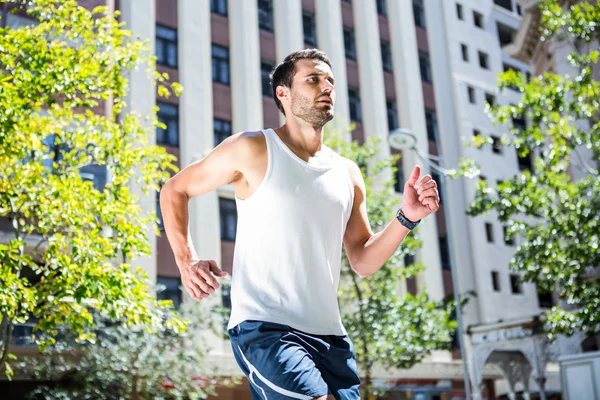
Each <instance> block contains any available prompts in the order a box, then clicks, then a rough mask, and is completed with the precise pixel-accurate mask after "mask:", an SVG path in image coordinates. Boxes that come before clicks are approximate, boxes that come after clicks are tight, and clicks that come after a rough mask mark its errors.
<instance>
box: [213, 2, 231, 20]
mask: <svg viewBox="0 0 600 400" xmlns="http://www.w3.org/2000/svg"><path fill="white" fill-rule="evenodd" d="M210 11H211V12H213V13H215V14H219V15H223V16H225V17H226V16H227V0H210Z"/></svg>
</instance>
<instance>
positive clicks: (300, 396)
mask: <svg viewBox="0 0 600 400" xmlns="http://www.w3.org/2000/svg"><path fill="white" fill-rule="evenodd" d="M238 349H239V350H240V354H241V355H242V358H243V359H244V362H245V363H246V365H247V366H248V369H249V370H250V373H251V374H252V373H254V374H256V376H258V377H259V378H260V380H261V381H263V382H264V383H265V384H266V385H267V386H268V387H270V388H271V389H273V390H274V391H276V392H277V393H281V394H283V395H285V396H288V397H291V398H292V399H300V400H312V399H313V397H311V396H306V395H304V394H299V393H294V392H290V391H289V390H286V389H284V388H280V387H279V386H277V385H276V384H274V383H273V382H271V381H269V380H268V379H267V378H265V377H264V376H262V375H261V374H260V372H258V370H257V369H256V368H255V367H254V365H252V364H251V363H250V361H248V360H247V359H246V356H244V353H243V352H242V349H241V348H240V346H239V345H238ZM252 383H254V385H255V386H256V387H258V388H259V389H260V390H261V391H262V392H263V395H264V394H265V392H264V390H262V388H261V387H260V386H258V385H257V384H256V383H255V382H254V381H252ZM266 398H267V396H266V395H265V399H266Z"/></svg>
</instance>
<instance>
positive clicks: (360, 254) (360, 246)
mask: <svg viewBox="0 0 600 400" xmlns="http://www.w3.org/2000/svg"><path fill="white" fill-rule="evenodd" d="M349 170H350V178H351V181H352V183H353V184H354V204H353V206H352V213H351V215H350V219H349V220H348V224H347V226H346V232H345V234H344V247H345V248H346V254H347V255H348V260H349V261H350V265H351V267H352V269H353V270H354V271H355V272H356V273H357V274H358V275H360V276H362V277H366V276H369V275H371V274H372V273H374V272H376V271H378V270H379V268H381V267H382V266H383V264H385V263H386V261H387V260H389V259H390V257H391V256H392V255H393V254H394V252H395V251H396V249H397V248H398V246H400V243H402V241H403V240H404V238H405V237H406V235H408V233H409V232H410V231H409V229H408V228H406V227H404V226H403V225H402V224H401V223H400V222H398V220H397V219H396V218H394V219H393V220H392V221H391V222H390V223H389V224H388V225H387V226H386V227H385V229H383V230H382V231H381V232H378V233H373V231H372V230H371V226H370V224H369V219H368V216H367V203H366V188H365V181H364V179H363V177H362V174H361V173H360V169H359V168H358V166H357V165H356V164H355V163H354V162H351V166H350V168H349ZM420 173H421V169H420V167H419V166H416V167H415V169H414V170H413V172H412V174H411V177H410V179H409V180H408V181H407V182H406V184H405V185H404V195H403V198H402V210H403V211H404V214H405V215H406V216H407V218H408V219H409V220H411V221H418V220H420V219H422V218H425V217H426V216H427V215H429V214H430V213H432V212H434V211H436V210H437V209H438V208H439V200H440V199H439V196H438V192H437V184H436V183H435V181H434V180H433V179H432V178H431V176H430V175H425V176H423V177H422V178H420V179H419V175H420Z"/></svg>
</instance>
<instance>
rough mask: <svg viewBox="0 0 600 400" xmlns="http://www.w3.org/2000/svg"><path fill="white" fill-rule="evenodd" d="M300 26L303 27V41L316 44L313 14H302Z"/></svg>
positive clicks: (315, 27) (312, 44)
mask: <svg viewBox="0 0 600 400" xmlns="http://www.w3.org/2000/svg"><path fill="white" fill-rule="evenodd" d="M302 26H303V28H304V43H307V44H310V45H311V46H315V47H316V46H317V26H316V23H315V16H314V15H313V14H307V13H304V14H302Z"/></svg>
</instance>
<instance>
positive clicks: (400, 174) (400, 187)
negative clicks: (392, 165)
mask: <svg viewBox="0 0 600 400" xmlns="http://www.w3.org/2000/svg"><path fill="white" fill-rule="evenodd" d="M396 168H398V171H397V172H396V175H395V176H394V191H395V192H396V193H402V192H404V167H403V165H402V155H400V159H399V160H398V161H397V162H396Z"/></svg>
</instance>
